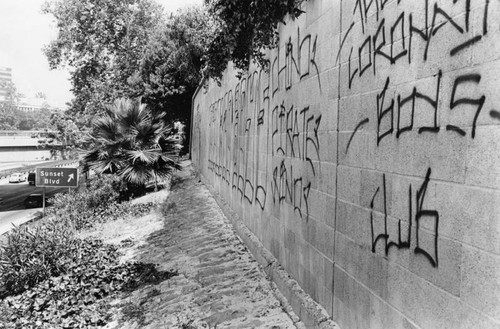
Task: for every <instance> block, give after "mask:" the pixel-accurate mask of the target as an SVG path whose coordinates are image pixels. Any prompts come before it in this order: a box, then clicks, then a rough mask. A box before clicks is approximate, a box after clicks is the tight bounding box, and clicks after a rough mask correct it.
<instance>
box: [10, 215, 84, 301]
mask: <svg viewBox="0 0 500 329" xmlns="http://www.w3.org/2000/svg"><path fill="white" fill-rule="evenodd" d="M76 247H77V244H76V239H75V238H74V237H73V235H72V233H71V232H69V230H68V228H67V227H65V226H64V225H61V224H57V223H54V222H49V223H48V224H46V225H43V226H40V227H37V228H35V229H34V230H31V231H30V230H29V229H28V228H26V227H16V228H14V229H13V230H12V231H11V232H10V233H9V234H8V237H7V243H6V244H5V246H2V248H1V249H0V286H3V288H4V289H5V290H6V291H7V292H8V293H10V294H17V293H20V292H23V291H24V290H26V289H28V288H30V287H33V286H34V285H36V284H37V283H38V282H41V281H43V280H45V279H47V278H49V277H51V276H57V275H60V274H61V273H63V272H65V271H66V266H65V262H66V261H67V259H68V258H71V257H72V254H73V253H74V252H75V248H76Z"/></svg>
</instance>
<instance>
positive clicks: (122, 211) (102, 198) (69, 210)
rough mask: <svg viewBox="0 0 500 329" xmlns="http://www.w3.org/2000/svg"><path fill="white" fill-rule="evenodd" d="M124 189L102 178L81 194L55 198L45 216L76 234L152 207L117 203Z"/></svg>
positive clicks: (150, 205) (116, 182)
mask: <svg viewBox="0 0 500 329" xmlns="http://www.w3.org/2000/svg"><path fill="white" fill-rule="evenodd" d="M123 190H124V187H123V185H121V183H120V181H119V180H118V179H116V178H113V177H112V176H111V175H103V176H101V177H100V178H97V179H95V180H93V181H91V183H90V184H89V186H88V188H87V189H85V190H80V191H76V192H73V193H67V194H62V193H59V194H56V195H55V196H54V197H53V198H52V199H51V200H50V202H51V203H52V205H53V206H52V207H51V208H48V210H47V213H48V215H50V216H52V217H53V218H54V219H55V220H57V221H58V222H61V223H65V224H66V225H69V226H71V227H73V228H74V229H76V230H81V229H85V228H89V227H92V225H94V224H96V223H102V222H105V221H109V220H115V219H118V218H122V217H124V216H138V215H142V214H145V213H147V212H149V211H150V210H151V209H152V208H153V204H152V203H147V204H142V205H132V204H130V203H128V202H124V203H119V200H120V193H121V192H123Z"/></svg>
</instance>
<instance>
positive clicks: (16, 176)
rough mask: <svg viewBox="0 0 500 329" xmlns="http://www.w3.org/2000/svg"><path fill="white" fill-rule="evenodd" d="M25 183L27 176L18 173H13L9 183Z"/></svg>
mask: <svg viewBox="0 0 500 329" xmlns="http://www.w3.org/2000/svg"><path fill="white" fill-rule="evenodd" d="M25 181H26V176H25V175H24V174H21V173H18V172H15V173H13V174H12V175H10V177H9V183H20V182H25Z"/></svg>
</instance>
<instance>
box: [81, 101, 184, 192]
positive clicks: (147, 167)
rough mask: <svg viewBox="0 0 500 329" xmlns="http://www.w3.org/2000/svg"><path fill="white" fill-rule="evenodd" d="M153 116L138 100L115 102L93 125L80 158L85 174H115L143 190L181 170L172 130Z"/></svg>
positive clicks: (176, 143)
mask: <svg viewBox="0 0 500 329" xmlns="http://www.w3.org/2000/svg"><path fill="white" fill-rule="evenodd" d="M163 116H164V115H163V114H156V113H152V112H151V111H150V110H148V108H147V107H146V105H145V104H141V101H140V99H137V100H131V99H125V98H121V99H117V100H116V101H115V102H114V103H113V104H112V105H110V106H107V107H106V111H105V113H104V115H103V116H102V117H100V118H98V119H97V120H95V122H94V124H93V133H92V135H91V136H90V137H89V142H90V151H88V152H87V154H85V156H84V157H83V163H84V171H88V170H90V169H92V170H94V171H95V172H96V173H97V174H103V173H104V174H115V175H118V176H119V177H121V178H122V179H123V180H124V181H125V182H127V183H131V184H137V185H141V186H144V185H145V184H146V183H147V182H148V181H151V180H154V182H155V189H158V178H165V177H167V176H168V175H170V174H171V173H172V172H173V171H174V170H176V169H180V165H179V163H178V161H177V158H178V157H177V155H178V152H179V150H180V148H181V145H180V144H179V143H178V142H177V140H176V139H174V129H173V128H172V126H171V125H167V124H166V123H165V122H164V120H163Z"/></svg>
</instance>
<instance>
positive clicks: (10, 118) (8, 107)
mask: <svg viewBox="0 0 500 329" xmlns="http://www.w3.org/2000/svg"><path fill="white" fill-rule="evenodd" d="M4 87H5V88H6V90H7V95H6V96H5V100H4V101H2V102H0V130H18V126H19V123H20V121H21V120H22V118H23V114H22V113H19V111H18V109H17V103H18V102H19V97H20V96H19V93H18V92H17V89H16V86H15V84H14V83H12V82H6V85H4Z"/></svg>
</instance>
